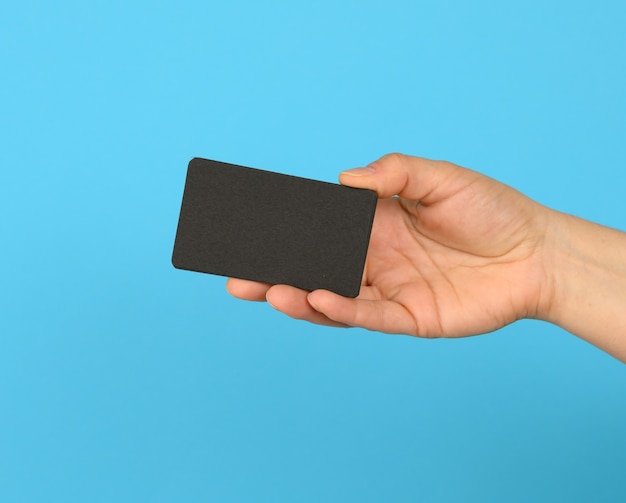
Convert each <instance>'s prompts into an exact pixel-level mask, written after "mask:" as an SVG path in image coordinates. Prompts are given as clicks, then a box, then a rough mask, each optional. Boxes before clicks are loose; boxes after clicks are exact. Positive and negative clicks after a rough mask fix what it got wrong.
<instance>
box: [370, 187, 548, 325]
mask: <svg viewBox="0 0 626 503" xmlns="http://www.w3.org/2000/svg"><path fill="white" fill-rule="evenodd" d="M477 189H480V187H475V186H474V187H472V186H471V185H469V186H468V187H467V189H465V190H463V191H461V192H458V193H457V194H456V195H455V196H454V197H450V198H446V199H443V200H441V201H438V202H435V203H431V204H430V205H429V206H422V205H418V204H415V203H414V202H412V201H406V200H403V199H400V198H391V199H386V200H381V201H380V202H379V206H378V209H377V213H376V220H375V223H374V228H373V230H372V237H371V241H370V248H369V252H368V259H367V263H366V269H365V274H364V282H363V288H362V292H361V297H363V298H367V299H372V300H374V299H379V300H383V299H386V300H389V301H392V302H395V303H397V304H398V305H399V306H401V307H402V308H403V309H404V310H405V312H406V316H407V320H406V321H405V322H404V323H403V325H405V324H406V323H407V322H411V323H413V324H414V326H413V327H412V330H411V333H414V334H416V335H423V336H430V337H433V336H442V335H446V336H462V335H469V334H475V333H483V332H489V331H492V330H495V329H497V328H500V327H502V326H503V325H505V324H507V323H510V322H512V321H514V320H515V319H517V318H520V317H522V316H527V315H528V314H529V313H528V312H525V311H526V310H527V306H526V303H527V299H529V298H533V297H534V296H535V295H534V294H535V292H532V291H530V290H531V289H532V288H534V286H533V285H534V284H535V283H534V282H532V281H529V280H530V279H531V278H532V277H533V276H534V275H536V274H538V273H539V271H538V267H539V266H538V264H539V261H538V260H535V250H536V248H534V247H533V246H532V245H531V244H529V243H528V240H527V238H528V232H527V228H528V227H529V226H528V225H527V223H528V222H526V221H525V218H521V219H520V218H519V211H516V212H514V213H513V212H511V213H510V217H509V218H507V215H506V213H507V212H506V208H498V207H497V206H498V198H497V197H494V198H493V199H491V200H489V199H488V198H486V199H485V200H483V201H481V202H482V204H481V205H476V204H473V205H469V203H470V199H474V198H476V197H477V194H478V196H479V197H480V195H481V194H483V192H482V191H480V190H479V192H478V193H477V192H476V190H477ZM498 189H500V190H502V189H505V190H511V189H508V188H506V187H504V186H499V187H498ZM514 194H515V196H518V197H520V198H522V197H523V196H521V195H519V194H517V193H514ZM486 195H494V196H495V194H486ZM483 197H484V196H483ZM474 202H476V201H474ZM468 208H478V210H474V211H472V210H470V211H469V212H468ZM460 215H462V218H459V216H460ZM513 215H514V216H513ZM527 218H530V217H529V216H527ZM439 222H448V224H447V225H445V226H442V225H439ZM523 285H528V288H526V289H525V288H520V286H523ZM407 328H411V327H406V328H404V330H402V331H407Z"/></svg>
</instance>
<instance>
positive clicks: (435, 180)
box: [339, 154, 467, 204]
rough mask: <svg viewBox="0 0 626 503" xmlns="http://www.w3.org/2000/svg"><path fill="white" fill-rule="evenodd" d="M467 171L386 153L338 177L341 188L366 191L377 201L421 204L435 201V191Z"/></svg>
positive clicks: (440, 162)
mask: <svg viewBox="0 0 626 503" xmlns="http://www.w3.org/2000/svg"><path fill="white" fill-rule="evenodd" d="M464 171H467V170H465V169H463V168H460V167H459V166H455V165H454V164H450V163H448V162H444V161H433V160H430V159H424V158H421V157H412V156H408V155H402V154H387V155H385V156H383V157H381V158H380V159H378V160H377V161H374V162H373V163H371V164H369V165H368V166H366V167H364V168H355V169H350V170H347V171H343V172H342V173H340V174H339V182H340V183H341V184H342V185H347V186H349V187H355V188H359V189H370V190H373V191H375V192H376V193H377V194H378V197H379V198H387V197H392V196H395V195H398V196H400V197H404V198H407V199H415V200H419V201H421V202H422V203H424V204H428V202H429V201H435V200H437V199H438V198H437V194H436V192H437V189H438V188H440V187H442V186H444V185H447V183H446V182H448V181H450V180H451V179H458V177H459V175H461V174H462V172H464Z"/></svg>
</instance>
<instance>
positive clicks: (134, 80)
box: [0, 0, 626, 502]
mask: <svg viewBox="0 0 626 503" xmlns="http://www.w3.org/2000/svg"><path fill="white" fill-rule="evenodd" d="M625 24H626V4H624V2H622V1H617V0H614V1H601V2H597V1H596V2H591V1H578V0H574V1H572V0H570V1H567V2H565V1H537V0H530V1H528V0H526V1H523V2H522V1H517V0H515V1H511V2H496V1H493V0H491V1H487V0H477V1H474V2H464V1H460V0H438V1H435V0H430V1H426V0H418V1H410V2H409V1H399V0H389V1H386V2H367V1H365V2H364V1H358V2H357V1H341V0H340V1H333V2H331V1H327V0H320V1H318V2H314V3H304V2H287V1H278V0H269V1H229V2H226V1H211V2H185V1H179V2H173V1H170V2H165V1H156V2H138V1H135V2H132V1H131V2H121V1H107V2H103V1H96V2H78V1H75V2H71V1H60V2H41V1H24V2H11V3H10V4H7V5H5V6H4V8H3V13H2V16H1V17H0V91H1V92H0V133H1V136H0V137H1V140H0V169H1V183H0V215H1V217H0V236H1V243H2V244H1V247H0V258H1V259H2V260H1V261H0V277H1V278H2V280H1V282H0V301H1V303H0V306H1V307H0V310H1V316H0V501H3V502H43V501H46V502H49V501H62V502H84V501H90V502H109V501H116V502H122V501H123V502H125V501H129V502H130V501H133V502H135V501H147V502H174V501H176V502H179V501H185V502H196V501H198V502H200V501H202V502H206V501H216V502H239V501H259V502H265V501H268V502H269V501H271V502H275V501H298V502H309V501H311V502H317V501H337V502H339V501H341V502H344V501H358V502H380V501H394V502H409V501H410V502H413V501H420V502H457V501H458V502H468V501H476V502H491V501H493V502H501V501H507V502H526V501H550V502H554V501H567V502H576V501H581V502H582V501H610V502H613V501H615V502H623V501H625V500H626V482H625V481H624V473H625V471H626V367H625V366H624V365H622V364H620V363H618V362H617V361H615V360H614V359H612V358H611V357H609V356H607V355H605V354H603V353H602V352H600V351H599V350H597V349H595V348H593V347H591V346H589V345H587V344H586V343H584V342H582V341H580V340H578V339H576V338H575V337H573V336H571V335H569V334H566V333H565V332H563V331H561V330H559V329H557V328H555V327H552V326H549V325H547V324H543V323H540V322H532V321H524V322H519V323H517V324H515V325H513V326H510V327H507V328H505V329H503V330H500V331H499V332H497V333H493V334H490V335H486V336H482V337H477V338H469V339H464V340H456V341H445V340H438V341H432V340H418V339H413V338H409V337H398V336H388V335H383V334H379V333H372V332H367V331H363V330H356V329H355V330H347V331H342V330H335V329H330V328H323V327H317V326H311V325H307V324H305V323H303V322H298V321H295V320H291V319H288V318H285V317H283V316H281V315H280V314H279V313H276V312H274V311H272V310H271V308H270V307H269V306H267V305H264V304H249V303H245V302H241V301H237V300H235V299H232V298H230V297H229V296H228V295H227V294H226V293H225V291H224V288H223V285H224V280H223V279H222V278H216V277H212V276H207V275H200V274H193V273H187V272H182V271H177V270H174V269H173V268H172V267H171V265H170V255H171V249H172V245H173V238H174V233H175V229H176V222H177V217H178V210H179V207H180V198H181V195H182V188H183V183H184V177H185V169H186V164H187V162H188V161H189V159H190V158H192V157H194V156H200V157H208V158H214V159H219V160H223V161H227V162H233V163H238V164H244V165H250V166H255V167H258V168H264V169H270V170H274V171H280V172H284V173H291V174H295V175H300V176H306V177H310V178H316V179H321V180H327V181H335V180H336V176H337V173H338V172H339V171H340V170H342V169H345V168H349V167H354V166H359V165H363V164H365V163H367V162H369V161H371V160H374V159H376V158H377V157H379V156H380V155H382V154H384V153H387V152H390V151H402V152H405V153H410V154H416V155H422V156H427V157H434V158H444V159H448V160H451V161H453V162H457V163H459V164H462V165H466V166H469V167H472V168H474V169H477V170H479V171H482V172H484V173H486V174H489V175H490V176H493V177H495V178H497V179H500V180H502V181H504V182H506V183H509V184H511V185H513V186H515V187H516V188H518V189H520V190H521V191H523V192H525V193H526V194H528V195H530V196H531V197H533V198H536V199H538V200H540V201H541V202H543V203H545V204H546V205H548V206H551V207H555V208H558V209H561V210H563V211H567V212H571V213H575V214H577V215H580V216H582V217H585V218H588V219H592V220H595V221H600V222H602V223H604V224H607V225H610V226H614V227H617V228H621V229H626V212H625V211H624V197H623V194H624V189H625V188H626V175H625V173H626V169H625V168H626V166H625V164H624V159H626V119H625V117H626V93H625V91H624V90H625V89H626V49H625V48H626V30H624V26H625ZM625 253H626V252H625Z"/></svg>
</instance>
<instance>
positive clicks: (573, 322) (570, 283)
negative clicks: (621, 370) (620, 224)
mask: <svg viewBox="0 0 626 503" xmlns="http://www.w3.org/2000/svg"><path fill="white" fill-rule="evenodd" d="M552 217H553V219H552V220H553V221H552V225H551V231H550V234H549V235H548V236H547V242H546V248H547V249H548V250H550V251H549V252H548V255H549V258H548V260H547V263H548V268H549V271H548V276H549V277H550V278H551V280H550V281H551V289H552V296H551V299H552V300H551V303H550V308H549V311H548V313H547V316H546V319H547V321H550V322H552V323H555V324H556V325H558V326H560V327H562V328H564V329H565V330H567V331H568V332H571V333H573V334H575V335H577V336H579V337H581V338H583V339H585V340H587V341H588V342H590V343H591V344H594V345H595V346H597V347H599V348H601V349H603V350H604V351H606V352H608V353H610V354H612V355H613V356H615V357H616V358H618V359H620V360H622V361H623V362H626V233H623V232H620V231H617V230H614V229H610V228H607V227H603V226H601V225H597V224H594V223H591V222H587V221H585V220H582V219H579V218H576V217H574V216H571V215H566V214H563V213H558V212H554V213H553V215H552Z"/></svg>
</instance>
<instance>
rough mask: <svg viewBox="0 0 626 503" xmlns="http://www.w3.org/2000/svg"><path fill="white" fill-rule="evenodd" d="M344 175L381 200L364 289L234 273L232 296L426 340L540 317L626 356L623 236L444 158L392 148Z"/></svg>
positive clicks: (296, 314) (315, 319) (325, 321)
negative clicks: (332, 288)
mask: <svg viewBox="0 0 626 503" xmlns="http://www.w3.org/2000/svg"><path fill="white" fill-rule="evenodd" d="M339 181H340V182H341V183H342V184H343V185H347V186H351V187H357V188H367V189H371V190H374V191H376V192H377V194H378V197H379V201H378V207H377V210H376V216H375V219H374V225H373V228H372V235H371V240H370V246H369V250H368V254H367V260H366V264H365V271H364V274H363V281H362V287H361V292H360V294H359V296H358V297H357V298H356V299H349V298H345V297H341V296H339V295H337V294H335V293H332V292H329V291H325V290H316V291H314V292H306V291H304V290H299V289H297V288H294V287H292V286H287V285H269V284H265V283H256V282H252V281H246V280H240V279H233V278H231V279H229V280H228V282H227V289H228V291H229V292H230V293H231V294H232V295H234V296H235V297H238V298H241V299H245V300H252V301H265V300H267V302H268V303H269V304H270V305H271V306H272V307H274V308H275V309H277V310H278V311H281V312H283V313H284V314H286V315H288V316H291V317H293V318H297V319H303V320H307V321H309V322H312V323H317V324H321V325H330V326H335V327H362V328H366V329H369V330H376V331H380V332H386V333H394V334H407V335H413V336H417V337H428V338H435V337H463V336H470V335H478V334H483V333H487V332H492V331H494V330H497V329H499V328H501V327H503V326H505V325H508V324H510V323H513V322H514V321H516V320H519V319H523V318H533V319H540V320H544V321H548V322H551V323H554V324H556V325H558V326H560V327H562V328H564V329H565V330H568V331H569V332H571V333H573V334H575V335H577V336H579V337H581V338H582V339H584V340H586V341H588V342H590V343H591V344H594V345H595V346H597V347H599V348H601V349H603V350H604V351H606V352H608V353H609V354H611V355H613V356H614V357H616V358H618V359H619V360H621V361H623V362H626V233H623V232H620V231H617V230H614V229H609V228H607V227H603V226H600V225H597V224H594V223H591V222H588V221H585V220H582V219H579V218H576V217H573V216H571V215H567V214H564V213H559V212H557V211H554V210H551V209H549V208H547V207H545V206H542V205H541V204H539V203H537V202H535V201H533V200H532V199H529V198H528V197H526V196H524V195H523V194H521V193H519V192H518V191H516V190H515V189H513V188H511V187H509V186H507V185H504V184H502V183H500V182H497V181H496V180H493V179H491V178H488V177H486V176H484V175H482V174H480V173H478V172H475V171H472V170H469V169H465V168H462V167H460V166H456V165H454V164H451V163H448V162H443V161H433V160H429V159H423V158H418V157H411V156H405V155H401V154H390V155H387V156H384V157H382V158H381V159H379V160H377V161H375V162H373V163H372V164H370V165H368V166H366V167H364V168H357V169H354V170H348V171H344V172H343V173H341V174H340V176H339Z"/></svg>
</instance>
